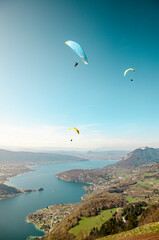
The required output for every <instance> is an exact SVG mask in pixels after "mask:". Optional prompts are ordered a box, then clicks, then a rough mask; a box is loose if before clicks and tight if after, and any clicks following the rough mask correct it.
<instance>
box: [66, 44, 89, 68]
mask: <svg viewBox="0 0 159 240" xmlns="http://www.w3.org/2000/svg"><path fill="white" fill-rule="evenodd" d="M65 44H66V45H68V46H69V47H70V48H72V50H73V51H74V52H75V53H76V54H77V55H78V56H79V57H80V58H81V59H82V61H83V62H84V63H85V64H88V59H87V56H86V54H85V52H84V50H83V49H82V47H81V46H80V45H79V44H78V43H76V42H74V41H70V40H68V41H66V42H65ZM77 65H78V63H77V62H75V65H74V67H76V66H77Z"/></svg>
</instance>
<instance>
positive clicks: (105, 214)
mask: <svg viewBox="0 0 159 240" xmlns="http://www.w3.org/2000/svg"><path fill="white" fill-rule="evenodd" d="M116 210H117V208H112V209H108V210H104V211H101V213H100V215H98V216H95V217H87V218H82V220H81V221H79V224H78V225H77V226H75V227H74V228H71V229H70V231H69V232H70V233H73V234H74V235H75V236H78V237H79V236H80V235H81V234H84V235H85V234H89V232H90V231H91V229H92V228H93V227H97V228H98V229H99V228H100V226H101V225H102V224H103V223H104V222H105V221H106V220H108V219H109V218H110V217H111V216H112V215H113V214H114V213H115V212H116Z"/></svg>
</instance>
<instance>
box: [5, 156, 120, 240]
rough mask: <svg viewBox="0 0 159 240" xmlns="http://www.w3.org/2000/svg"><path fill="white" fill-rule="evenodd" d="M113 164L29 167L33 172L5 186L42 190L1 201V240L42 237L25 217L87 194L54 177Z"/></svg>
mask: <svg viewBox="0 0 159 240" xmlns="http://www.w3.org/2000/svg"><path fill="white" fill-rule="evenodd" d="M116 162H117V161H112V160H89V161H79V162H69V163H66V162H65V163H49V164H40V165H36V166H31V167H30V168H31V169H33V170H35V171H32V172H28V173H24V174H22V175H18V176H16V177H13V178H11V179H10V180H9V181H8V182H7V183H6V184H8V185H12V186H15V187H16V188H20V189H36V188H39V187H42V188H44V191H41V192H31V193H27V194H21V195H19V196H16V197H13V198H9V199H3V200H1V201H0V240H25V239H26V238H27V237H28V236H43V235H44V233H43V232H41V231H39V230H38V229H36V228H35V226H34V225H33V224H31V223H26V221H25V220H26V217H27V215H28V214H29V213H33V212H35V211H37V210H38V209H41V208H44V207H46V206H49V205H54V204H60V203H70V202H72V203H75V202H79V201H80V200H81V196H82V195H84V194H85V193H86V192H85V191H84V190H83V189H82V187H83V186H85V185H86V184H83V183H73V182H71V183H70V182H65V181H62V180H60V179H58V178H56V177H55V174H56V173H59V172H63V171H67V170H70V169H94V168H102V167H104V166H106V165H108V164H113V163H116Z"/></svg>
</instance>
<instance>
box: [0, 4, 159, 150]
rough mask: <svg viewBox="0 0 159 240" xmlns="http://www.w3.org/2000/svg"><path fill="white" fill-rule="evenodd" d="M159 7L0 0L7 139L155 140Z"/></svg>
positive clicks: (46, 143) (114, 143) (115, 143)
mask: <svg viewBox="0 0 159 240" xmlns="http://www.w3.org/2000/svg"><path fill="white" fill-rule="evenodd" d="M158 13H159V2H158V1H157V0H147V1H146V0H145V1H144V0H134V1H133V4H132V1H126V0H120V1H119V0H98V1H97V0H96V1H94V0H80V1H75V0H68V1H66V0H52V1H51V0H50V1H49V0H45V1H44V0H34V1H32V0H27V1H26V0H14V1H11V0H5V1H3V0H0V75H1V77H0V86H1V87H0V91H1V92H0V116H1V118H0V131H1V134H0V146H2V147H16V148H18V147H20V148H27V147H30V148H31V147H32V148H35V147H42V148H47V147H50V148H52V147H60V148H68V149H70V148H72V149H77V148H80V149H81V148H84V149H95V148H102V147H105V149H133V148H136V147H141V146H145V145H148V146H152V147H158V146H159V139H158V136H159V111H158V106H159V93H158V92H159V44H158V42H159V28H158V26H159V14H158ZM66 40H74V41H77V42H78V43H79V44H81V46H82V47H83V48H84V50H85V52H86V54H87V57H88V61H89V64H88V65H85V64H84V63H83V62H82V61H81V60H80V59H79V57H78V56H77V55H76V54H75V53H74V52H73V51H72V50H71V49H70V48H69V47H67V46H66V45H65V44H64V42H65V41H66ZM75 61H77V62H79V65H78V67H76V68H74V67H73V65H74V62H75ZM129 67H132V68H134V69H135V73H132V75H131V74H130V73H129V74H127V77H126V78H124V76H123V73H124V71H125V69H127V68H129ZM131 77H132V78H133V79H134V81H133V82H131V81H130V78H131ZM71 126H74V127H77V128H79V129H80V132H81V134H80V135H79V136H78V137H77V136H74V133H73V132H70V131H68V127H71ZM70 137H73V139H74V141H73V142H71V143H70V141H69V139H70Z"/></svg>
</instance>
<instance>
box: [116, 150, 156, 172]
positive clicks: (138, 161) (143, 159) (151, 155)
mask: <svg viewBox="0 0 159 240" xmlns="http://www.w3.org/2000/svg"><path fill="white" fill-rule="evenodd" d="M155 162H159V149H158V148H157V149H155V148H149V147H144V148H138V149H136V150H134V151H132V152H130V153H129V154H127V155H126V156H125V157H124V159H123V160H122V161H120V162H118V163H117V164H116V165H117V166H119V167H122V168H127V167H138V166H141V165H144V164H150V163H155Z"/></svg>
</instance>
